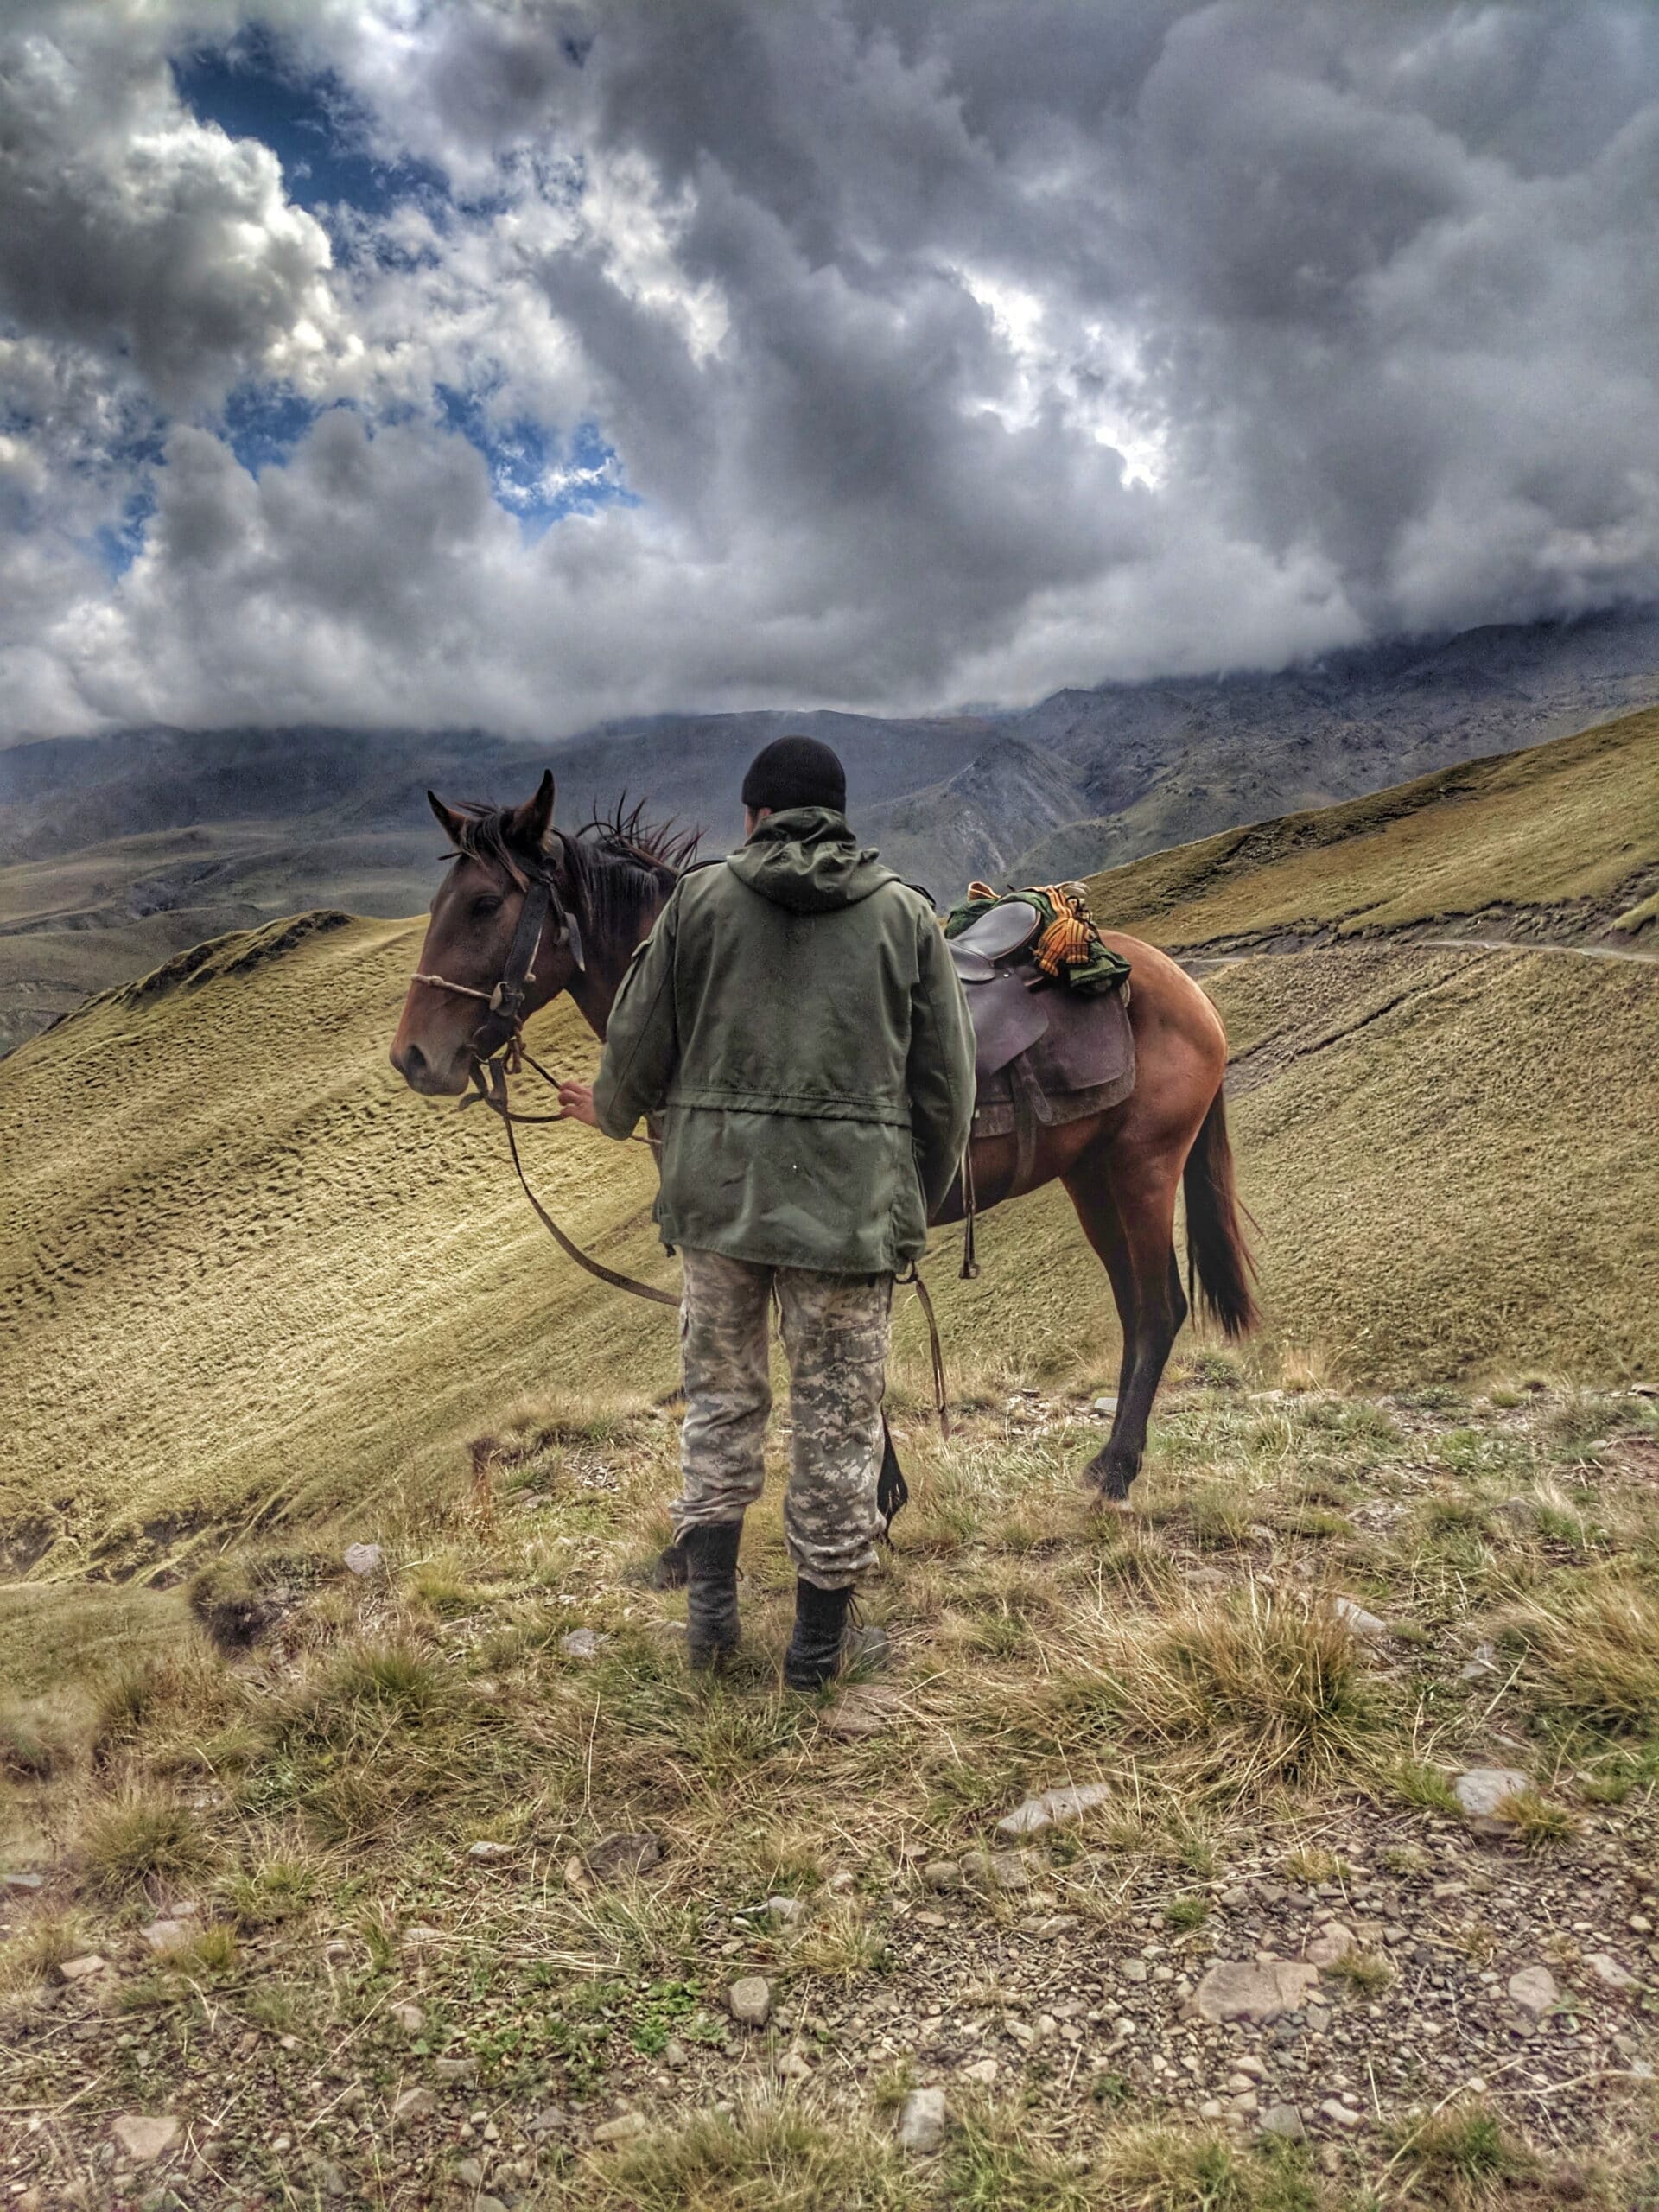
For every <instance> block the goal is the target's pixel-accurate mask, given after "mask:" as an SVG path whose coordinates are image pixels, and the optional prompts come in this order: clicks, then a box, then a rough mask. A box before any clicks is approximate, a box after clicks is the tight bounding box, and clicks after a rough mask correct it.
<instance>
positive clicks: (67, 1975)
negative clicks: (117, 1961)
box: [58, 1951, 109, 1982]
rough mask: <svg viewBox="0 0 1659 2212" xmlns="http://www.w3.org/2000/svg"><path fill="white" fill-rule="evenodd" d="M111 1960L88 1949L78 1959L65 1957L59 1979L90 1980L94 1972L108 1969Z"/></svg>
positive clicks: (61, 1963) (60, 1967) (59, 1968)
mask: <svg viewBox="0 0 1659 2212" xmlns="http://www.w3.org/2000/svg"><path fill="white" fill-rule="evenodd" d="M108 1965H109V1961H107V1960H106V1959H105V1958H102V1957H100V1956H99V1953H98V1952H96V1951H87V1952H86V1953H84V1954H83V1955H81V1957H79V1958H78V1959H64V1960H62V1961H60V1963H59V1967H58V1975H59V1979H60V1980H63V1981H67V1982H74V1981H90V1980H92V1977H93V1975H94V1974H103V1973H105V1971H106V1970H107V1967H108Z"/></svg>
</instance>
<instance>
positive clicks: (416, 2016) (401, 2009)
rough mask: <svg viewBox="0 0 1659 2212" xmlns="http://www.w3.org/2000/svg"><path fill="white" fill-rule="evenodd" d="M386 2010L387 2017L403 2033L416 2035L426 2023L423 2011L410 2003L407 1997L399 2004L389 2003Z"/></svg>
mask: <svg viewBox="0 0 1659 2212" xmlns="http://www.w3.org/2000/svg"><path fill="white" fill-rule="evenodd" d="M387 2012H388V2017H389V2018H391V2020H393V2021H395V2022H396V2024H397V2026H398V2027H400V2028H401V2029H402V2030H403V2031H404V2034H405V2035H409V2036H417V2035H419V2033H420V2032H421V2030H422V2029H423V2027H424V2026H425V2025H426V2015H425V2013H424V2012H422V2010H421V2008H420V2006H419V2005H415V2004H411V2003H410V2000H409V1999H407V1998H405V1999H404V2000H403V2002H402V2003H401V2004H397V2005H390V2006H389V2007H388V2008H387Z"/></svg>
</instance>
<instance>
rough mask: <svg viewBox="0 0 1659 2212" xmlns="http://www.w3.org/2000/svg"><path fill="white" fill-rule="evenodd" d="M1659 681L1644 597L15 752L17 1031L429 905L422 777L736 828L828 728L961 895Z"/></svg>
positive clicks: (940, 893) (9, 811) (0, 772)
mask: <svg viewBox="0 0 1659 2212" xmlns="http://www.w3.org/2000/svg"><path fill="white" fill-rule="evenodd" d="M1656 698H1659V614H1656V613H1652V612H1648V613H1640V614H1631V615H1618V616H1615V615H1606V616H1599V617H1596V618H1594V619H1590V620H1584V621H1581V622H1577V623H1571V624H1534V625H1530V626H1517V627H1508V628H1488V629H1483V630H1474V631H1470V632H1465V634H1463V635H1461V636H1459V637H1454V638H1451V639H1443V640H1439V641H1433V642H1428V643H1424V642H1422V641H1421V640H1419V641H1411V642H1395V643H1393V644H1389V645H1379V646H1375V647H1370V648H1366V649H1364V650H1362V651H1356V652H1345V653H1339V654H1333V655H1331V656H1329V657H1327V658H1325V659H1324V660H1322V661H1319V662H1317V663H1311V664H1306V665H1303V666H1299V667H1295V668H1290V669H1286V670H1283V671H1280V672H1278V673H1276V674H1272V675H1256V674H1249V675H1222V676H1215V677H1179V678H1165V679H1160V680H1159V681H1156V682H1153V683H1137V684H1123V683H1113V684H1103V685H1101V686H1100V687H1099V688H1097V689H1096V690H1066V691H1059V692H1056V693H1055V694H1054V695H1053V696H1052V697H1051V698H1047V699H1045V700H1042V701H1041V702H1039V703H1038V704H1037V705H1035V706H1033V707H1029V708H1026V709H1020V710H1018V711H1014V712H1008V713H1001V714H999V713H990V712H987V713H982V714H975V715H939V716H931V717H930V716H924V717H917V718H912V719H909V720H883V719H881V718H880V717H879V716H874V715H841V714H826V713H813V714H798V713H794V712H791V711H785V710H781V709H780V710H775V711H770V712H766V713H759V714H741V715H736V714H734V715H690V714H676V715H657V716H652V717H646V718H643V719H639V720H634V721H625V722H618V723H614V724H610V725H607V726H606V727H604V728H599V729H594V730H589V731H586V732H584V733H583V734H581V735H580V736H577V737H573V738H568V739H563V740H561V741H549V742H548V743H546V744H544V745H537V744H533V743H526V742H524V741H516V740H515V741H507V740H505V739H502V738H499V737H494V736H492V735H491V734H488V733H486V732H483V731H476V730H452V731H444V732H440V733H437V734H433V733H430V732H416V731H408V730H375V731H360V730H359V731H353V730H340V729H331V728H298V729H226V730H209V731H197V732H186V731H179V730H168V729H140V730H133V731H129V732H124V733H122V734H118V735H114V736H106V737H98V738H59V739H48V740H44V741H40V742H37V743H33V744H29V745H22V746H15V747H10V748H6V749H0V1050H4V1049H6V1048H8V1047H9V1046H11V1045H13V1044H15V1043H16V1042H17V1041H18V1040H19V1039H22V1037H25V1036H29V1035H31V1034H33V1033H35V1031H36V1030H38V1029H40V1028H41V1027H44V1026H45V1025H46V1024H47V1023H48V1021H50V1020H53V1019H54V1018H55V1016H56V1015H58V1014H61V1013H64V1012H66V1011H67V1009H68V1008H69V1007H71V1006H73V1005H74V1004H76V1003H77V1002H78V1001H79V999H80V998H81V997H82V996H83V995H85V994H86V992H87V991H89V990H93V989H98V988H103V987H105V985H108V984H111V983H115V982H121V981H123V980H124V979H125V978H127V977H129V976H133V975H136V974H139V973H141V972H143V970H144V969H148V968H149V967H152V966H154V965H155V964H156V962H157V961H159V960H161V959H163V958H165V957H167V956H168V954H169V953H171V952H174V951H176V950H181V948H182V947H183V946H185V945H187V944H193V943H195V942H198V941H200V939H201V938H207V937H210V936H213V935H215V934H217V933H219V932H220V931H225V930H228V929H234V928H246V927H251V926H253V925H257V924H258V923H259V922H261V921H264V920H269V919H271V918H274V917H276V916H278V915H282V914H287V913H291V912H296V910H298V909H299V908H302V907H306V906H346V907H349V908H352V909H353V910H354V911H356V912H362V913H366V914H371V915H380V916H392V915H397V914H404V913H410V912H417V911H418V910H419V909H420V908H421V907H422V906H424V905H425V904H426V901H427V899H428V898H429V896H430V893H431V888H432V884H433V880H434V873H435V864H436V861H437V859H438V856H439V851H440V845H439V841H438V840H437V838H436V836H435V831H434V829H433V826H432V824H431V822H430V819H429V816H428V813H427V810H426V801H425V797H424V794H425V791H426V788H427V786H428V785H433V786H435V788H437V789H438V790H440V791H442V792H444V793H445V794H446V795H447V796H449V797H456V796H461V797H467V796H472V797H484V798H511V797H516V796H518V795H519V794H520V793H522V792H526V791H528V790H529V789H530V787H531V785H532V784H533V782H534V780H535V779H536V777H537V775H538V774H539V773H540V772H541V770H542V768H543V766H544V765H547V764H549V763H550V764H551V765H552V766H554V767H555V769H556V772H557V774H558V778H559V785H560V799H559V812H560V818H561V819H562V820H563V821H565V822H567V823H575V822H578V821H580V820H582V818H583V817H585V816H586V814H587V813H588V810H590V809H591V808H593V807H594V806H595V805H601V806H602V805H607V804H613V802H614V801H615V799H616V798H618V796H619V795H620V793H621V792H622V791H625V790H626V791H629V792H631V793H632V795H633V796H635V797H636V798H645V799H646V800H647V802H648V804H649V807H650V809H651V810H652V812H654V813H656V814H659V815H675V816H677V817H680V818H681V819H682V820H683V821H686V822H688V823H693V824H697V825H700V826H702V827H704V828H706V829H709V833H710V846H711V849H715V850H718V849H720V847H721V844H722V843H723V842H725V841H727V840H728V839H733V838H734V837H735V836H736V834H737V830H738V803H737V796H736V794H737V789H738V785H739V784H740V782H741V777H742V771H743V768H744V766H745V765H746V764H747V761H748V760H749V759H750V757H751V756H752V754H753V753H754V752H755V751H756V750H757V749H758V748H759V747H760V746H761V745H762V744H764V743H765V742H766V741H767V739H769V738H771V737H773V736H776V735H778V734H780V733H782V732H783V731H785V730H788V729H804V730H808V731H810V732H812V733H814V734H818V735H821V736H823V738H824V739H826V740H827V741H829V743H831V744H833V745H834V746H835V747H836V749H837V751H839V752H840V753H841V754H842V757H843V759H844V760H846V762H847V766H848V776H849V787H850V790H851V793H852V812H853V816H854V819H855V823H856V825H857V826H858V827H859V828H860V829H861V830H862V831H864V832H866V833H867V834H868V835H869V836H871V838H872V839H873V840H874V842H878V843H879V844H880V847H881V849H882V850H883V852H884V853H885V854H886V855H887V858H888V859H889V860H891V861H892V862H893V865H894V866H895V867H897V868H899V869H900V871H901V872H902V873H903V874H906V875H907V876H909V877H911V878H912V880H916V881H919V882H922V883H924V884H925V885H927V886H928V887H930V889H931V891H932V892H933V893H934V894H935V896H936V897H937V898H938V900H939V901H940V903H941V904H943V903H946V902H948V901H949V900H950V899H951V898H953V897H954V896H955V895H956V894H957V893H958V892H959V891H960V890H961V889H962V888H963V886H964V885H965V884H966V883H967V882H968V880H969V878H970V877H972V876H976V875H977V876H988V877H990V878H992V879H994V880H1013V879H1015V878H1019V879H1021V880H1027V881H1029V880H1044V881H1048V880H1054V879H1056V878H1058V877H1068V876H1077V875H1081V874H1088V873H1090V872H1091V871H1092V870H1094V869H1096V868H1101V867H1103V866H1113V865H1117V864H1120V863H1122V862H1124V861H1131V860H1134V859H1136V858H1137V857H1139V856H1140V855H1143V854H1146V853H1149V852H1153V851H1156V850H1160V849H1163V848H1165V847H1167V846H1171V845H1174V844H1178V843H1181V842H1186V841H1188V840H1191V839H1193V838H1199V837H1204V836H1209V835H1211V834H1212V833H1214V832H1216V831H1218V830H1221V829H1228V828H1230V827H1231V826H1232V825H1234V824H1235V823H1239V822H1248V821H1256V820H1262V819H1265V818H1267V817H1272V816H1276V815H1280V814H1283V813H1286V812H1287V811H1291V810H1296V809H1302V808H1310V807H1317V806H1324V805H1328V804H1333V803H1335V802H1338V801H1341V800H1344V799H1347V798H1357V797H1359V796H1361V795H1363V793H1365V792H1367V791H1375V790H1376V789H1378V788H1379V787H1381V786H1383V785H1388V784H1392V783H1396V782H1398V781H1400V780H1401V779H1402V778H1409V777H1413V776H1417V775H1422V774H1426V773H1427V772H1431V771H1433V770H1435V769H1439V768H1443V767H1447V766H1452V765H1454V764H1455V763H1457V762H1459V761H1462V760H1470V759H1471V758H1473V757H1475V756H1476V755H1478V754H1482V753H1493V752H1503V751H1508V750H1510V749H1513V748H1514V747H1520V746H1523V745H1530V744H1534V743H1536V742H1537V741H1540V740H1541V739H1545V738H1548V737H1553V736H1555V735H1558V734H1563V733H1565V732H1567V731H1569V730H1573V729H1578V728H1582V727H1583V726H1585V725H1586V723H1590V722H1593V721H1599V720H1604V719H1606V718H1607V717H1610V716H1611V715H1618V714H1620V713H1623V712H1624V711H1626V710H1628V709H1630V708H1632V707H1640V706H1644V705H1646V704H1648V703H1649V702H1651V701H1653V700H1654V699H1656Z"/></svg>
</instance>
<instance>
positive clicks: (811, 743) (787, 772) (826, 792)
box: [743, 737, 847, 814]
mask: <svg viewBox="0 0 1659 2212" xmlns="http://www.w3.org/2000/svg"><path fill="white" fill-rule="evenodd" d="M743 804H744V805H745V806H747V807H748V808H749V809H750V810H752V811H753V812H754V813H756V814H758V813H759V812H760V809H761V808H762V807H763V806H769V807H770V808H771V809H772V812H773V813H774V814H782V813H783V812H784V811H785V809H786V808H788V807H791V806H829V807H833V808H834V809H835V810H836V813H837V814H844V813H845V812H846V811H847V771H846V770H845V769H844V768H843V767H842V765H841V762H840V760H838V759H837V758H836V755H835V754H834V753H832V752H831V751H830V750H829V747H828V746H827V745H820V744H819V742H818V741H817V738H816V737H775V738H773V740H772V743H771V744H770V745H764V746H762V747H761V748H760V752H759V753H756V754H755V756H754V758H753V760H751V761H750V763H749V772H748V774H747V776H745V777H744V779H743Z"/></svg>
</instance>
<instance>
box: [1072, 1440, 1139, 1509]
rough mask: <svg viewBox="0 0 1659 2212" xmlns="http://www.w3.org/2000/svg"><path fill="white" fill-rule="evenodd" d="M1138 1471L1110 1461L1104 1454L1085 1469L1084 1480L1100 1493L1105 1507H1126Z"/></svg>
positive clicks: (1117, 1461) (1118, 1462) (1116, 1461)
mask: <svg viewBox="0 0 1659 2212" xmlns="http://www.w3.org/2000/svg"><path fill="white" fill-rule="evenodd" d="M1136 1471H1137V1470H1136V1469H1135V1468H1133V1467H1125V1466H1124V1465H1122V1462H1121V1461H1119V1460H1113V1459H1108V1457H1107V1456H1106V1454H1105V1453H1104V1452H1102V1453H1101V1455H1100V1457H1099V1458H1098V1459H1091V1460H1090V1462H1089V1465H1087V1466H1086V1467H1085V1468H1084V1471H1083V1479H1084V1482H1085V1483H1086V1484H1089V1485H1090V1488H1091V1489H1094V1490H1096V1491H1099V1493H1100V1500H1101V1503H1102V1504H1103V1505H1126V1504H1127V1503H1128V1497H1129V1484H1131V1483H1132V1482H1133V1481H1134V1480H1135V1474H1136Z"/></svg>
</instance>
